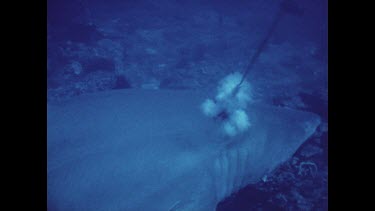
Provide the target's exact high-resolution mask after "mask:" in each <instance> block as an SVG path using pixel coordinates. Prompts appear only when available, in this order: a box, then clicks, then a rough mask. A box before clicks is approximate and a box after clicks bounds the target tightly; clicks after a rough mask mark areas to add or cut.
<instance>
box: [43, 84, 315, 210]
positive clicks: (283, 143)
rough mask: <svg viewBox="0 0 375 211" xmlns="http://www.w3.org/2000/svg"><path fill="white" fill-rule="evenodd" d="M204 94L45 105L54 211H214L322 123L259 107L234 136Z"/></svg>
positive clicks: (100, 97) (85, 98)
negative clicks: (207, 110) (205, 108)
mask: <svg viewBox="0 0 375 211" xmlns="http://www.w3.org/2000/svg"><path fill="white" fill-rule="evenodd" d="M209 96H210V93H209V92H204V91H201V90H195V91H194V90H142V89H123V90H112V91H104V92H98V93H94V94H85V95H81V96H79V97H75V98H72V99H70V100H66V101H63V102H59V103H48V105H47V207H48V210H50V211H60V210H70V211H75V210H77V211H78V210H79V211H86V210H87V211H91V210H95V211H101V210H103V211H104V210H121V211H123V210H129V211H133V210H134V211H136V210H152V211H193V210H194V211H211V210H212V211H213V210H215V209H216V206H217V204H218V203H219V202H220V201H222V200H223V199H225V198H226V197H228V196H230V195H231V194H233V193H235V192H237V191H238V190H240V189H241V188H243V187H245V186H246V185H249V184H253V183H256V182H258V181H260V180H261V178H262V177H264V176H265V175H267V174H270V173H271V172H272V171H273V170H274V169H275V168H277V166H279V165H280V164H282V163H284V162H285V161H287V160H288V159H289V158H290V157H291V156H292V155H293V154H294V153H295V152H296V150H297V149H298V148H299V147H300V146H301V145H302V144H303V143H304V142H305V141H306V140H307V139H308V138H309V137H310V136H311V135H312V134H313V133H314V132H315V130H316V128H317V127H318V125H319V124H320V121H321V120H320V117H319V116H318V115H316V114H313V113H309V112H306V111H298V110H292V109H287V108H281V107H275V106H272V105H267V104H264V103H260V102H259V103H257V102H254V103H252V104H250V105H249V106H248V107H247V108H246V112H247V113H248V118H249V120H250V122H251V127H249V129H248V130H246V131H245V132H243V133H241V134H238V135H237V136H233V137H229V136H226V135H225V134H223V133H222V127H221V122H220V120H218V119H213V118H208V117H207V116H205V115H203V114H202V112H201V110H200V105H201V103H202V102H203V101H204V100H205V99H206V98H207V97H209Z"/></svg>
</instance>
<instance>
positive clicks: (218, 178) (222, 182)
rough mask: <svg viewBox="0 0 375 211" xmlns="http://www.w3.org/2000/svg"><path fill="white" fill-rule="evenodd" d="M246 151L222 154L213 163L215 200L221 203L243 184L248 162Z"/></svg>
mask: <svg viewBox="0 0 375 211" xmlns="http://www.w3.org/2000/svg"><path fill="white" fill-rule="evenodd" d="M248 154H249V153H248V150H247V149H231V150H229V151H226V152H222V153H221V155H220V156H219V157H218V158H216V159H215V161H214V172H215V186H216V187H215V189H216V200H217V201H221V200H223V199H224V198H226V197H228V196H230V194H231V193H233V192H235V191H237V190H239V189H240V188H241V186H242V185H243V183H244V180H245V176H246V175H245V174H246V172H247V165H246V163H247V162H248Z"/></svg>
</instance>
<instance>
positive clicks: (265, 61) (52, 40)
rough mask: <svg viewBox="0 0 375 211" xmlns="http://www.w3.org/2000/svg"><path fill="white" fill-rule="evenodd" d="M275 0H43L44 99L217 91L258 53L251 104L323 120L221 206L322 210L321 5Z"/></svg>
mask: <svg viewBox="0 0 375 211" xmlns="http://www.w3.org/2000/svg"><path fill="white" fill-rule="evenodd" d="M281 2H282V1H280V0H234V1H225V0H190V1H182V0H159V1H152V0H127V1H125V0H107V1H100V0H91V1H88V0H48V11H47V12H48V18H47V31H48V34H47V35H48V58H47V68H48V69H47V71H48V72H47V73H48V74H47V77H48V78H47V82H48V83H47V84H48V87H47V97H48V102H50V103H59V102H63V101H65V100H68V99H74V97H76V96H81V95H84V94H88V93H96V92H104V91H108V90H119V89H137V88H139V89H147V90H150V89H151V90H164V89H169V90H200V89H212V90H215V89H216V86H217V83H218V81H220V80H221V79H222V78H223V77H225V76H226V75H228V74H230V73H232V72H241V73H245V72H246V71H247V70H248V69H247V67H248V65H249V63H250V61H251V59H252V58H253V56H254V55H256V54H257V51H258V50H259V49H260V50H259V51H258V52H259V56H258V57H256V58H255V60H254V64H253V66H251V69H249V73H248V75H247V76H246V79H247V80H248V81H249V82H250V84H251V85H252V87H253V88H254V96H253V98H254V101H256V102H261V103H265V104H269V105H274V106H279V107H286V108H290V109H296V110H302V111H309V112H313V113H316V114H318V115H319V116H320V117H321V118H322V120H323V123H322V125H321V126H320V127H319V129H318V131H317V132H316V134H314V136H313V137H311V138H310V139H309V140H308V141H307V142H306V143H305V144H304V145H303V146H301V148H300V149H299V150H298V151H297V152H296V153H295V155H294V156H293V157H292V158H291V159H290V161H288V162H287V163H285V164H283V165H282V166H280V167H279V168H278V169H277V170H275V172H274V174H273V175H272V176H270V177H269V178H268V179H267V180H262V181H260V182H259V183H257V184H254V185H250V186H247V187H246V188H243V189H242V190H240V191H239V192H238V193H236V194H234V195H232V196H230V197H229V198H227V199H226V200H224V201H222V202H221V203H220V204H219V205H218V207H217V210H327V197H328V194H327V183H328V181H327V179H328V178H327V175H328V172H327V171H328V170H327V165H328V164H327V145H328V144H327V142H328V140H327V133H328V129H327V113H328V112H327V110H328V109H327V104H328V76H327V72H328V70H327V68H328V66H327V62H328V58H327V57H328V53H327V51H328V49H327V48H328V47H327V30H328V29H327V25H328V24H327V1H326V0H299V1H297V0H295V1H289V0H286V1H284V4H280V3H281ZM268 35H269V36H268ZM262 42H263V44H264V45H263V46H262ZM260 46H261V47H260Z"/></svg>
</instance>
